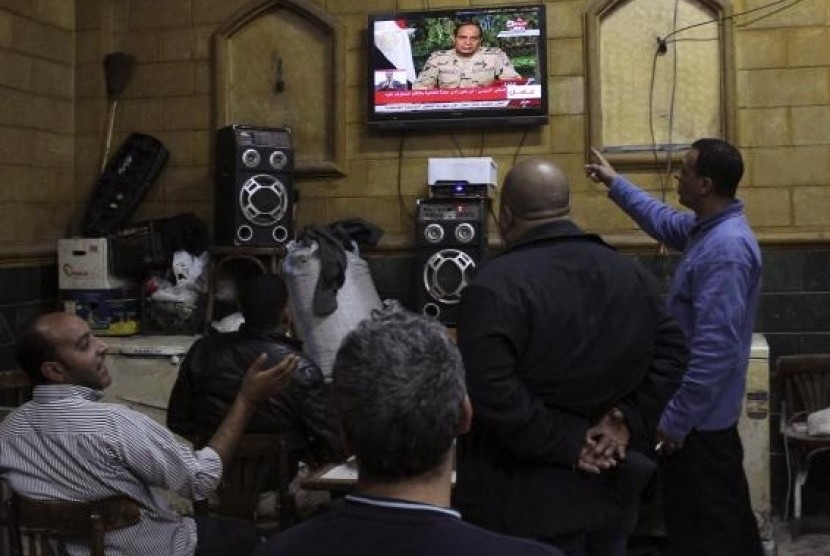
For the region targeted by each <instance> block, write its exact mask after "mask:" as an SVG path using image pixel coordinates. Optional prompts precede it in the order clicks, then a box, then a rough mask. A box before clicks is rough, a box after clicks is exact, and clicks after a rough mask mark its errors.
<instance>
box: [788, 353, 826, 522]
mask: <svg viewBox="0 0 830 556" xmlns="http://www.w3.org/2000/svg"><path fill="white" fill-rule="evenodd" d="M776 375H777V378H778V379H779V380H780V381H781V384H782V385H783V389H784V401H783V402H782V404H781V424H780V430H781V435H782V436H783V438H784V453H785V455H786V459H787V469H788V472H789V477H788V484H787V498H786V506H785V518H786V515H787V514H786V511H787V509H788V508H789V505H790V497H791V496H793V497H794V500H793V519H792V521H791V522H790V534H791V536H792V537H793V538H797V537H798V535H799V534H800V532H801V529H802V526H803V525H804V520H805V518H804V516H803V515H802V489H803V488H804V485H805V484H806V483H807V478H808V476H809V473H810V465H811V463H812V462H813V460H814V458H815V457H816V456H817V455H819V454H821V453H823V452H828V451H830V435H828V436H816V435H810V434H808V432H807V415H808V414H810V413H812V412H814V411H818V410H820V409H825V408H828V407H830V353H819V354H808V355H785V356H781V357H779V358H778V361H777V362H776Z"/></svg>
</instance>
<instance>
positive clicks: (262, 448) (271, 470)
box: [216, 433, 296, 528]
mask: <svg viewBox="0 0 830 556" xmlns="http://www.w3.org/2000/svg"><path fill="white" fill-rule="evenodd" d="M288 452H289V445H288V440H287V439H286V437H285V435H282V434H255V433H250V434H244V435H242V438H241V439H240V441H239V445H238V446H237V449H236V452H235V453H234V457H233V460H232V461H231V464H230V465H229V466H228V467H227V469H225V472H224V473H223V475H222V482H221V483H220V485H219V487H218V488H217V491H216V494H217V496H218V498H219V507H218V508H217V509H216V512H217V513H219V514H221V515H226V516H231V517H238V518H241V519H245V520H247V521H250V522H252V523H253V522H255V521H256V520H257V506H258V502H259V495H260V494H261V493H263V492H265V491H267V490H276V491H277V495H278V498H277V500H278V503H279V507H278V512H277V516H278V519H279V525H280V528H283V527H285V526H287V525H288V524H289V522H293V520H294V518H295V513H296V507H295V504H294V499H293V497H292V496H291V494H290V492H289V484H290V483H291V479H292V473H291V471H292V469H291V467H292V466H291V464H290V462H289V453H288Z"/></svg>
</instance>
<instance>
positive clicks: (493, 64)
mask: <svg viewBox="0 0 830 556" xmlns="http://www.w3.org/2000/svg"><path fill="white" fill-rule="evenodd" d="M521 77H522V76H521V75H520V74H519V73H518V72H517V71H516V70H515V69H514V68H513V63H512V62H511V61H510V58H508V57H507V54H505V53H504V51H503V50H502V49H501V48H496V47H482V48H479V49H478V50H477V51H476V52H475V54H473V55H472V56H459V55H458V53H457V52H456V51H455V49H452V50H440V51H438V52H433V53H432V54H430V56H429V58H427V61H426V63H425V64H424V68H423V70H421V73H420V74H419V75H418V79H416V80H415V83H414V84H413V85H412V88H413V89H436V88H437V89H455V88H458V87H484V86H487V85H490V84H491V83H492V82H493V81H496V80H499V79H521Z"/></svg>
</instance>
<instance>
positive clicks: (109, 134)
mask: <svg viewBox="0 0 830 556" xmlns="http://www.w3.org/2000/svg"><path fill="white" fill-rule="evenodd" d="M117 104H118V99H117V98H114V99H112V102H111V103H110V109H109V118H108V121H107V138H106V142H105V143H104V156H103V158H102V159H101V171H100V173H102V174H103V173H104V168H106V167H107V159H109V157H110V145H111V144H112V128H113V127H114V126H115V108H116V105H117Z"/></svg>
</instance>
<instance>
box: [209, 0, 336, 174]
mask: <svg viewBox="0 0 830 556" xmlns="http://www.w3.org/2000/svg"><path fill="white" fill-rule="evenodd" d="M341 36H342V34H341V33H340V32H339V31H338V26H337V23H336V22H335V20H334V18H333V17H332V16H330V15H329V14H328V13H327V12H325V11H324V10H323V9H322V8H320V7H319V6H317V5H315V4H313V3H311V2H308V1H305V0H253V1H251V2H249V3H248V4H246V5H244V6H243V7H242V8H240V9H239V10H238V11H237V12H235V13H234V14H233V15H232V16H231V17H230V18H229V19H228V20H227V21H226V22H224V23H223V24H222V25H221V26H220V27H219V28H218V29H217V30H216V32H215V33H214V36H213V40H214V85H215V103H216V104H215V109H214V127H215V128H220V127H223V126H226V125H231V124H247V125H261V126H271V127H282V126H288V127H290V128H291V130H292V135H293V143H294V148H295V161H296V165H295V175H296V176H297V178H299V179H302V178H304V177H308V178H316V177H340V176H342V175H344V172H343V170H342V168H343V155H344V118H343V103H342V97H343V96H344V95H343V94H342V91H343V83H344V78H343V72H344V69H345V65H344V60H343V52H344V48H343V47H342V44H341V40H342V39H341ZM338 93H340V94H338Z"/></svg>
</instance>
